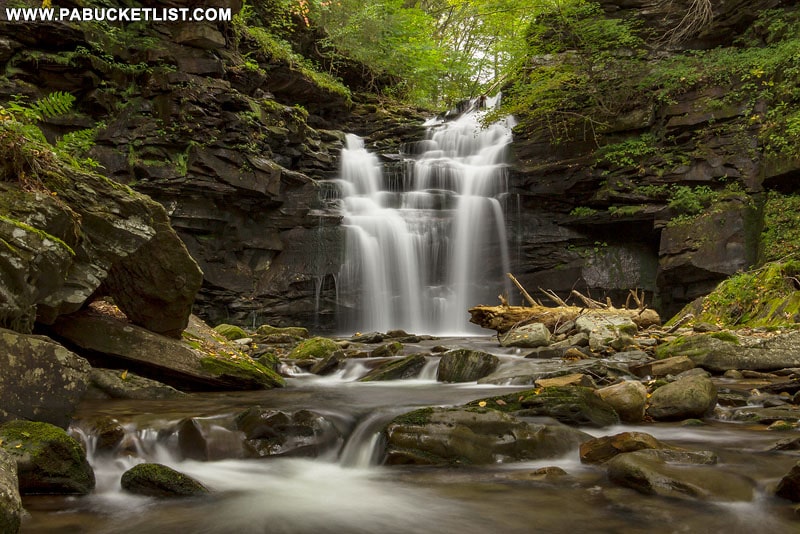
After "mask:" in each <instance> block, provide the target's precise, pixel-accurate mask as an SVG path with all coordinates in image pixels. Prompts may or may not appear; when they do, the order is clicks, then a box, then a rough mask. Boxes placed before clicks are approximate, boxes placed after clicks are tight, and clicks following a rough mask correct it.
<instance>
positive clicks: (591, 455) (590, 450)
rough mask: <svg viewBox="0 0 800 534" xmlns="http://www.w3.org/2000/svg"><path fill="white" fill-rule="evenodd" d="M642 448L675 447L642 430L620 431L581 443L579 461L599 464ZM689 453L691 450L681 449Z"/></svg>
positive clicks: (674, 448) (672, 448) (673, 448)
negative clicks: (619, 432)
mask: <svg viewBox="0 0 800 534" xmlns="http://www.w3.org/2000/svg"><path fill="white" fill-rule="evenodd" d="M642 449H671V450H678V449H677V448H676V447H672V446H671V445H667V444H666V443H664V442H662V441H659V440H657V439H656V438H654V437H653V436H651V435H650V434H645V433H644V432H622V433H621V434H614V435H613V436H602V437H599V438H594V439H590V440H588V441H584V442H583V443H581V449H580V453H581V462H583V463H585V464H600V463H603V462H607V461H608V460H610V459H611V458H614V457H615V456H617V455H619V454H624V453H626V452H635V451H638V450H642ZM683 452H685V453H687V454H691V451H683Z"/></svg>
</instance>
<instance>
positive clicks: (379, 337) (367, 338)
mask: <svg viewBox="0 0 800 534" xmlns="http://www.w3.org/2000/svg"><path fill="white" fill-rule="evenodd" d="M384 337H385V336H384V335H383V334H381V333H380V332H367V333H365V334H360V333H359V334H356V335H354V336H353V337H351V338H350V341H352V342H354V343H381V342H382V341H383V339H384Z"/></svg>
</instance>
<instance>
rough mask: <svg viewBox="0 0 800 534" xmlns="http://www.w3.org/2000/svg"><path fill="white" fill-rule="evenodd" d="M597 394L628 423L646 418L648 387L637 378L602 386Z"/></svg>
mask: <svg viewBox="0 0 800 534" xmlns="http://www.w3.org/2000/svg"><path fill="white" fill-rule="evenodd" d="M595 394H596V395H597V396H598V397H600V398H601V399H603V400H604V401H605V402H607V403H608V404H609V405H610V406H611V407H612V408H614V411H615V412H617V414H619V418H620V420H622V421H624V422H626V423H638V422H640V421H641V420H642V419H643V418H644V413H645V406H646V405H647V388H645V387H644V385H643V384H642V383H641V382H638V381H636V380H625V381H623V382H619V383H618V384H612V385H610V386H607V387H604V388H600V389H598V390H596V391H595Z"/></svg>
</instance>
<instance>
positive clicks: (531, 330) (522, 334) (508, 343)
mask: <svg viewBox="0 0 800 534" xmlns="http://www.w3.org/2000/svg"><path fill="white" fill-rule="evenodd" d="M499 340H500V345H502V346H504V347H520V348H527V349H533V348H536V347H544V346H546V345H549V344H550V330H548V329H547V327H546V326H545V325H543V324H542V323H531V324H526V325H522V326H518V327H516V328H512V329H511V330H509V331H508V332H506V333H505V334H503V335H501V336H500V337H499Z"/></svg>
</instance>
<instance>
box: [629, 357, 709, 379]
mask: <svg viewBox="0 0 800 534" xmlns="http://www.w3.org/2000/svg"><path fill="white" fill-rule="evenodd" d="M693 368H694V362H693V361H692V360H690V359H689V358H688V357H686V356H673V357H671V358H665V359H663V360H654V361H651V362H646V363H641V364H636V365H631V366H629V367H628V369H629V370H630V372H631V373H633V374H635V375H636V376H638V377H639V378H645V377H648V376H650V377H662V376H667V375H677V374H680V373H682V372H684V371H688V370H689V369H693Z"/></svg>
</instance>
